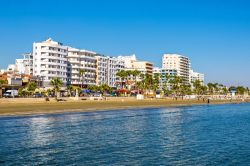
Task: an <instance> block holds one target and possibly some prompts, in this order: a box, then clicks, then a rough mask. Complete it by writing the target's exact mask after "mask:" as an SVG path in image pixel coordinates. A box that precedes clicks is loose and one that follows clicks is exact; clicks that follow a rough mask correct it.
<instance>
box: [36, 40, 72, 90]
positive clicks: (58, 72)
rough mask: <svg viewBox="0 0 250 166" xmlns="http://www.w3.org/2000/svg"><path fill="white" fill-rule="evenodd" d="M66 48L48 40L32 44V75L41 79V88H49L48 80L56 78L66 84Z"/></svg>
mask: <svg viewBox="0 0 250 166" xmlns="http://www.w3.org/2000/svg"><path fill="white" fill-rule="evenodd" d="M67 55H68V47H67V46H63V45H62V43H59V42H56V41H53V40H52V39H48V40H46V41H43V42H41V43H34V44H33V75H34V76H38V77H40V78H42V80H43V86H44V87H50V86H51V85H50V80H51V79H53V78H55V77H57V78H59V79H61V80H62V81H63V83H64V84H65V85H66V83H67Z"/></svg>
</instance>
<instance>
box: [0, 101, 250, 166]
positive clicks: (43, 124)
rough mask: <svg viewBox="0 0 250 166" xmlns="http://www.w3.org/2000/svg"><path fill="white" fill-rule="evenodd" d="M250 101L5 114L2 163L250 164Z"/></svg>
mask: <svg viewBox="0 0 250 166" xmlns="http://www.w3.org/2000/svg"><path fill="white" fill-rule="evenodd" d="M249 127H250V105H249V104H241V105H220V106H193V107H179V108H157V109H140V110H138V109H137V110H124V111H106V112H92V113H77V114H60V115H43V116H33V117H16V118H13V117H12V118H7V117H6V118H0V140H1V141H0V165H74V164H75V165H152V164H155V165H228V164H232V165H248V164H250V162H249V161H248V159H249V156H250V144H249V143H248V141H249V140H250V130H249Z"/></svg>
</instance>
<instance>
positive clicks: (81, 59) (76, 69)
mask: <svg viewBox="0 0 250 166" xmlns="http://www.w3.org/2000/svg"><path fill="white" fill-rule="evenodd" d="M95 56H96V53H95V52H93V51H88V50H80V49H77V48H72V47H68V56H67V61H68V74H67V79H68V80H67V81H68V84H69V85H82V84H83V85H84V86H88V85H95V84H96V67H97V66H96V62H97V59H96V57H95ZM81 70H82V71H84V73H83V78H82V75H81V73H80V71H81Z"/></svg>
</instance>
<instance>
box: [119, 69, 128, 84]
mask: <svg viewBox="0 0 250 166" xmlns="http://www.w3.org/2000/svg"><path fill="white" fill-rule="evenodd" d="M116 76H118V77H119V78H120V83H121V87H122V88H124V86H126V81H127V80H126V79H127V77H128V72H127V71H125V70H120V71H118V72H117V73H116Z"/></svg>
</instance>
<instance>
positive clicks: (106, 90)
mask: <svg viewBox="0 0 250 166" xmlns="http://www.w3.org/2000/svg"><path fill="white" fill-rule="evenodd" d="M100 90H101V92H102V94H106V93H107V92H110V91H111V87H110V86H108V85H107V84H102V85H101V86H100Z"/></svg>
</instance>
